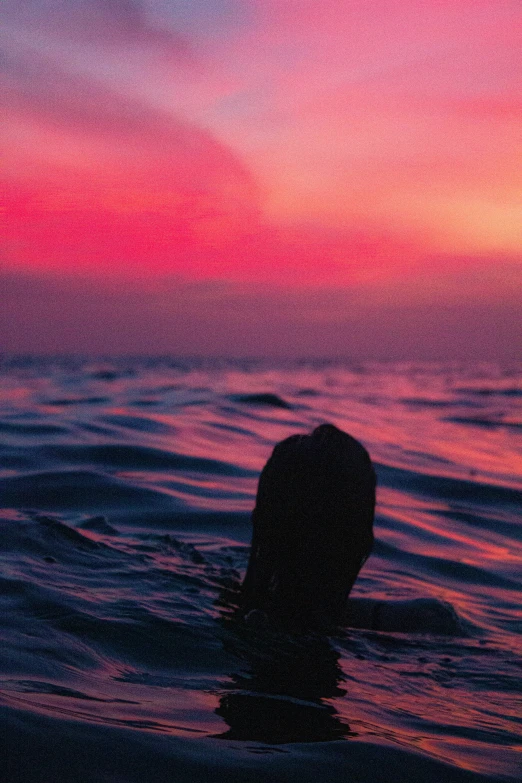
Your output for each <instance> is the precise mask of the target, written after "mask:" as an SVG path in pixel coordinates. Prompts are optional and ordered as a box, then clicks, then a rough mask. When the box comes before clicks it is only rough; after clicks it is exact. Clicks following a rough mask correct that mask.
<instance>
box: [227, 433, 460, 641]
mask: <svg viewBox="0 0 522 783" xmlns="http://www.w3.org/2000/svg"><path fill="white" fill-rule="evenodd" d="M375 486H376V479H375V471H374V469H373V465H372V462H371V459H370V456H369V454H368V452H367V451H366V449H365V448H364V446H362V445H361V444H360V443H359V442H358V441H357V440H355V438H352V437H351V436H350V435H348V434H347V433H345V432H342V431H341V430H339V429H337V427H334V426H333V425H332V424H322V425H321V426H320V427H317V428H316V429H315V430H314V431H313V432H312V433H311V434H310V435H292V436H291V437H289V438H286V439H285V440H283V441H281V443H278V444H277V445H276V446H275V448H274V451H273V453H272V456H271V457H270V459H269V460H268V462H267V463H266V465H265V467H264V468H263V471H262V473H261V476H260V478H259V487H258V491H257V497H256V505H255V508H254V511H253V513H252V524H253V533H252V548H251V552H250V560H249V563H248V568H247V572H246V575H245V579H244V582H243V585H242V600H241V611H242V614H243V616H244V617H245V619H246V620H247V621H248V622H249V623H264V622H267V621H268V619H269V620H270V621H271V622H272V623H275V624H276V625H279V626H282V627H284V628H286V629H289V630H302V629H313V630H327V629H328V628H331V627H333V626H335V625H338V624H340V623H344V624H348V625H351V626H355V627H362V628H374V629H375V630H385V631H417V632H433V633H455V632H457V631H458V630H459V625H458V618H457V616H456V614H455V612H454V611H453V609H452V608H451V607H450V606H449V605H448V604H446V603H444V602H442V601H437V600H436V599H431V598H426V599H425V598H421V599H415V600H413V601H391V602H387V601H376V600H371V599H350V601H348V596H349V594H350V591H351V589H352V587H353V584H354V582H355V580H356V579H357V576H358V574H359V571H360V570H361V568H362V566H363V565H364V563H365V562H366V560H367V558H368V556H369V554H370V552H371V550H372V546H373V519H374V512H375Z"/></svg>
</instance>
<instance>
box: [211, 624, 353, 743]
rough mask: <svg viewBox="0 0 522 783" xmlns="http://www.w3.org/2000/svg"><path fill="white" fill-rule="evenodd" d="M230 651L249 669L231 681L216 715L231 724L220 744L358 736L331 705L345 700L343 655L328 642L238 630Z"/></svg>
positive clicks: (313, 740) (315, 638)
mask: <svg viewBox="0 0 522 783" xmlns="http://www.w3.org/2000/svg"><path fill="white" fill-rule="evenodd" d="M236 634H237V635H236V639H235V643H234V642H231V643H230V645H229V648H230V651H231V652H233V653H234V654H235V655H236V656H237V657H238V658H240V659H242V661H243V662H244V664H245V669H244V670H242V671H241V672H237V673H235V674H232V675H231V680H232V682H231V684H230V689H231V690H230V691H229V692H227V693H225V694H223V696H222V697H221V699H220V704H219V707H218V708H217V710H216V713H217V714H218V715H220V716H221V717H222V718H223V719H224V720H225V721H226V723H227V724H228V726H229V729H228V731H226V732H224V733H222V734H219V735H217V736H218V737H219V738H220V739H233V740H247V741H255V742H265V743H269V744H281V743H285V742H326V741H328V740H336V739H341V738H342V737H347V736H354V734H353V733H352V732H351V731H350V727H349V726H348V724H347V723H345V722H344V721H343V720H342V719H341V718H340V716H339V715H338V713H337V711H336V710H335V708H334V707H333V706H332V705H331V704H328V703H327V702H326V701H325V700H327V699H329V698H333V697H336V696H344V695H345V693H346V691H345V690H344V689H343V688H342V687H340V683H341V682H342V681H343V673H342V671H341V668H340V665H339V654H338V653H337V652H336V651H335V650H334V649H333V647H332V646H331V644H330V643H329V641H328V640H327V639H326V638H325V637H316V636H303V637H295V636H286V635H278V634H275V633H273V632H271V631H269V630H264V631H263V632H262V633H258V632H256V631H253V630H251V629H249V628H248V627H243V628H240V627H238V629H237V631H236Z"/></svg>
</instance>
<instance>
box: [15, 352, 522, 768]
mask: <svg viewBox="0 0 522 783" xmlns="http://www.w3.org/2000/svg"><path fill="white" fill-rule="evenodd" d="M0 371H1V374H0V443H1V447H0V500H1V503H0V506H1V509H0V517H1V519H0V529H1V533H2V534H1V536H0V548H1V550H0V584H1V590H0V602H1V618H2V622H1V630H0V634H1V645H0V712H1V716H2V727H1V730H0V745H1V752H0V758H1V768H2V772H1V773H0V774H1V775H5V776H6V777H5V778H4V779H5V780H6V781H8V782H9V783H14V782H15V781H16V782H18V781H23V782H24V783H25V782H26V781H30V782H35V783H36V782H37V781H38V783H40V782H41V783H53V781H60V782H61V783H63V782H64V781H66V782H67V781H74V782H75V783H77V782H78V783H83V782H85V783H91V782H92V783H94V782H96V783H104V782H105V781H110V782H111V783H113V782H116V781H118V782H120V781H121V782H122V783H123V782H125V783H126V782H129V783H131V782H134V781H136V782H139V783H148V781H154V783H160V782H161V781H169V782H170V783H177V781H191V783H192V782H195V783H198V782H199V781H205V782H207V783H209V782H210V781H212V782H214V781H226V782H227V783H229V782H230V783H239V782H240V781H241V782H243V781H264V782H266V783H268V782H269V781H270V783H280V782H281V783H285V782H287V781H296V782H297V781H303V782H304V783H311V781H314V782H315V781H318V780H322V781H327V782H328V783H330V782H331V783H336V782H337V781H339V782H341V781H342V782H343V783H344V782H347V783H351V782H352V781H353V783H380V781H383V783H384V781H386V782H389V781H398V782H399V783H403V781H422V782H423V783H424V782H425V781H433V783H445V782H446V781H448V782H449V783H453V782H455V783H457V782H460V781H470V782H471V781H476V782H478V781H518V780H519V779H520V774H521V769H522V754H521V751H522V725H521V724H522V698H521V690H522V688H521V683H522V656H521V652H522V636H521V634H522V614H521V587H522V536H521V534H522V526H521V516H522V515H521V510H522V365H511V366H500V365H496V364H494V363H484V364H478V363H469V364H466V363H419V362H417V363H369V362H367V363H360V364H357V363H350V362H326V361H325V362H322V361H293V362H283V361H279V362H276V361H272V362H268V361H254V360H244V361H232V360H212V361H210V360H197V359H193V360H189V359H175V358H170V357H162V358H155V359H150V358H147V359H143V358H136V359H131V358H118V359H107V358H104V359H96V360H93V359H81V358H35V357H5V356H4V357H3V358H2V360H1V362H0ZM323 422H331V423H333V424H335V425H336V426H338V427H339V428H341V429H343V430H345V431H347V432H349V433H350V434H351V435H353V436H354V437H356V438H358V439H359V440H360V441H361V442H362V443H363V444H364V445H365V447H366V448H367V449H368V451H369V453H370V455H371V457H372V459H373V461H374V464H375V467H376V472H377V476H378V492H377V512H376V520H375V537H376V542H375V547H374V551H373V554H372V555H371V557H370V558H369V560H368V562H367V563H366V565H365V566H364V568H363V570H362V572H361V574H360V576H359V579H358V580H357V582H356V585H355V587H354V590H353V595H354V596H359V597H374V598H378V599H382V600H397V599H413V598H419V597H428V598H439V599H442V600H444V601H447V602H449V603H450V604H451V605H452V606H453V608H454V609H455V611H456V612H457V614H458V617H459V619H460V624H461V629H462V630H461V632H460V633H458V634H457V635H453V636H442V635H437V634H434V633H423V634H420V633H417V634H411V633H410V634H409V633H383V632H377V631H369V630H362V629H350V628H348V627H343V628H339V629H338V630H337V631H336V632H335V633H332V634H331V635H329V636H320V635H318V634H304V633H303V634H300V635H295V634H294V635H291V634H285V633H283V632H282V631H281V630H279V631H277V630H275V629H270V628H263V627H261V628H258V627H250V626H249V625H248V624H244V623H241V622H238V621H237V620H236V619H235V615H234V605H235V603H234V602H235V601H236V600H237V593H238V587H239V584H240V580H241V579H242V577H243V575H244V572H245V568H246V563H247V559H248V552H249V542H250V534H251V528H250V512H251V510H252V508H253V505H254V499H255V492H256V485H257V479H258V476H259V473H260V470H261V468H262V467H263V465H264V463H265V462H266V460H267V459H268V457H269V455H270V453H271V451H272V448H273V446H274V445H275V443H277V442H278V441H279V440H281V439H282V438H285V437H287V436H288V435H292V434H295V433H306V432H310V430H311V429H312V428H314V427H315V426H317V424H320V423H323Z"/></svg>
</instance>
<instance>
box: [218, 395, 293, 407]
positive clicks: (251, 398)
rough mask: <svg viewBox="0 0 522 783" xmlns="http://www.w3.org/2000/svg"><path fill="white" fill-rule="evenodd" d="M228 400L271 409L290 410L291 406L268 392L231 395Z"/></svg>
mask: <svg viewBox="0 0 522 783" xmlns="http://www.w3.org/2000/svg"><path fill="white" fill-rule="evenodd" d="M229 399H231V400H232V401H233V402H243V403H245V404H247V405H266V406H269V407H272V408H285V409H286V410H291V409H292V406H291V405H290V404H289V403H288V402H286V400H284V399H283V398H282V397H280V396H279V395H278V394H271V393H269V392H266V393H263V394H233V395H231V397H230V398H229Z"/></svg>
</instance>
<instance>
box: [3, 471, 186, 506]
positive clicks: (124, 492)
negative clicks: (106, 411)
mask: <svg viewBox="0 0 522 783" xmlns="http://www.w3.org/2000/svg"><path fill="white" fill-rule="evenodd" d="M0 497H1V498H2V501H1V502H2V507H3V508H9V507H11V506H14V507H18V508H43V509H84V508H85V509H89V510H91V509H96V508H99V509H100V510H105V509H107V508H118V507H128V506H133V507H140V506H141V507H144V508H146V507H150V506H168V505H170V506H171V507H172V506H173V505H174V500H173V498H171V497H169V496H167V495H165V494H163V493H160V492H155V491H154V490H151V489H146V488H144V487H136V486H133V485H131V484H129V483H127V482H124V481H120V480H118V479H116V478H112V477H108V476H102V475H100V474H99V473H94V472H92V471H87V470H85V471H80V470H78V471H56V472H42V473H31V474H29V475H26V476H12V477H11V476H10V477H9V478H4V479H0Z"/></svg>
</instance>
